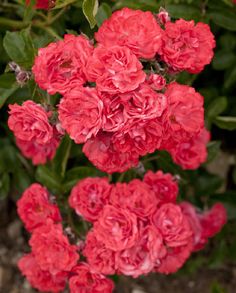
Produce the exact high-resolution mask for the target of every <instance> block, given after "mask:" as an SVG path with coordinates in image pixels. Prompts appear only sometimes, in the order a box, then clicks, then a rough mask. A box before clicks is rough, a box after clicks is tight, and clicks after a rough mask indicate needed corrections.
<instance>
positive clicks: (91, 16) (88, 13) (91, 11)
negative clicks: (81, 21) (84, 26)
mask: <svg viewBox="0 0 236 293" xmlns="http://www.w3.org/2000/svg"><path fill="white" fill-rule="evenodd" d="M82 9H83V13H84V15H85V17H86V18H87V20H88V22H89V24H90V27H91V28H94V27H95V25H96V23H97V22H96V19H95V16H96V14H97V12H98V0H84V1H83V5H82Z"/></svg>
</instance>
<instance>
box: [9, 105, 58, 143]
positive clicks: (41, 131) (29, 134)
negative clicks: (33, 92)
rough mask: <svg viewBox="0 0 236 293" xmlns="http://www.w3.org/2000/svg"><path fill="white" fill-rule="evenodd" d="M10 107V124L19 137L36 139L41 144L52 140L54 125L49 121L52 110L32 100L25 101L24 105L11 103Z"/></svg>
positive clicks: (26, 139) (21, 138)
mask: <svg viewBox="0 0 236 293" xmlns="http://www.w3.org/2000/svg"><path fill="white" fill-rule="evenodd" d="M9 108H10V112H9V114H10V116H9V118H8V126H9V128H10V129H11V130H12V131H13V132H14V135H15V136H16V138H17V139H20V140H24V141H35V143H37V144H40V145H45V144H47V143H48V142H51V140H52V138H53V127H52V126H51V125H50V124H49V121H48V118H49V117H50V116H51V113H50V112H46V110H44V109H43V107H42V106H41V105H39V104H36V103H34V102H33V101H30V100H28V101H26V102H24V103H23V104H22V106H20V105H17V104H14V105H9Z"/></svg>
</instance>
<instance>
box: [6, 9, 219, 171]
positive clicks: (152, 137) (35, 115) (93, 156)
mask: <svg viewBox="0 0 236 293" xmlns="http://www.w3.org/2000/svg"><path fill="white" fill-rule="evenodd" d="M95 40H96V43H95V45H94V44H93V42H92V41H90V40H89V39H88V38H87V37H86V36H84V35H80V36H75V35H70V34H67V35H65V36H64V39H63V40H60V41H58V42H55V43H50V44H49V45H48V46H47V47H45V48H41V49H39V52H38V56H37V57H36V58H35V62H34V66H33V69H32V70H33V74H34V78H35V81H36V83H37V84H38V85H39V87H40V88H42V89H44V90H46V91H47V92H48V93H49V94H50V95H53V94H55V93H60V94H61V95H62V98H61V100H60V102H59V105H58V107H57V109H54V112H55V113H54V115H53V117H54V118H55V117H56V118H55V120H56V122H55V123H56V124H59V125H60V126H61V128H62V129H63V130H65V131H66V132H67V133H68V134H69V136H70V137H71V139H73V140H74V141H75V142H76V143H77V144H84V146H83V152H84V154H85V155H86V156H87V157H88V158H89V160H90V161H91V162H92V163H93V164H94V165H95V166H96V167H97V168H99V169H101V170H102V171H105V172H108V173H113V172H124V171H126V170H127V169H129V168H131V167H136V166H137V165H138V162H139V158H140V156H144V155H146V154H149V153H152V152H154V151H155V150H167V151H169V152H170V154H171V155H172V157H173V160H174V161H175V163H177V164H179V165H181V166H182V167H183V168H185V169H195V168H197V167H198V166H199V165H200V164H201V163H202V162H204V161H205V159H206V155H207V151H206V144H207V142H208V141H209V134H208V132H207V130H205V128H204V109H203V97H202V96H201V95H200V94H199V93H197V92H196V91H195V89H194V88H192V87H190V86H187V85H181V84H178V83H176V82H170V80H173V74H176V73H178V72H180V71H183V70H186V71H188V72H190V73H198V72H200V71H201V70H203V68H204V66H205V65H206V64H209V63H210V61H211V59H212V57H213V48H214V46H215V41H214V36H213V35H212V33H211V31H210V29H209V26H208V25H206V24H203V23H197V24H196V25H195V24H194V22H193V21H185V20H183V19H180V20H177V21H176V22H171V20H170V18H169V16H168V14H167V12H166V11H164V10H162V11H160V13H159V14H158V15H157V16H155V15H153V14H152V13H151V12H148V11H147V12H143V11H141V10H132V9H129V8H123V9H121V10H119V11H116V12H114V13H113V14H112V16H111V17H110V18H109V19H107V20H106V21H104V23H103V24H102V25H101V27H100V28H99V30H98V32H97V33H95ZM171 75H172V77H171ZM10 109H11V111H10V118H9V127H10V129H11V130H12V131H13V132H14V134H15V136H16V138H17V139H16V142H17V145H18V146H19V147H20V149H21V151H22V153H23V154H24V155H25V156H26V157H28V158H31V159H32V160H33V163H34V164H42V163H45V162H46V161H47V160H49V159H52V158H53V156H54V153H55V149H56V147H57V144H58V141H59V140H58V136H57V135H56V134H55V131H53V125H52V122H50V123H49V121H48V119H50V120H53V119H52V118H50V115H52V114H51V112H50V111H46V110H45V109H43V108H40V106H39V105H36V104H34V102H31V101H27V102H25V103H24V104H23V105H22V106H19V105H11V106H10ZM25 109H26V111H25ZM27 109H30V112H29V113H28V111H27ZM56 110H57V111H58V113H56V112H57V111H56ZM21 112H22V113H23V112H24V113H26V115H28V116H30V117H28V118H27V119H26V115H21ZM57 117H58V118H57ZM57 119H58V120H57ZM54 128H55V127H54ZM53 133H54V134H53Z"/></svg>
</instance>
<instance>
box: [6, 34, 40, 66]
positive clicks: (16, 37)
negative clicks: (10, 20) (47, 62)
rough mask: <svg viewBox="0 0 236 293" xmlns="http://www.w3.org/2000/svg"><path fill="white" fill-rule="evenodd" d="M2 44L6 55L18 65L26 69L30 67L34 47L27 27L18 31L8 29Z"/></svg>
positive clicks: (32, 60)
mask: <svg viewBox="0 0 236 293" xmlns="http://www.w3.org/2000/svg"><path fill="white" fill-rule="evenodd" d="M3 46H4V49H5V50H6V52H7V54H8V56H9V57H10V58H11V59H12V60H14V61H15V62H16V63H18V64H19V65H20V66H23V67H24V68H26V69H30V68H31V67H32V65H33V62H34V56H35V49H34V45H33V42H32V39H31V37H30V31H29V29H25V30H22V31H20V32H9V31H8V32H7V33H6V35H5V37H4V39H3Z"/></svg>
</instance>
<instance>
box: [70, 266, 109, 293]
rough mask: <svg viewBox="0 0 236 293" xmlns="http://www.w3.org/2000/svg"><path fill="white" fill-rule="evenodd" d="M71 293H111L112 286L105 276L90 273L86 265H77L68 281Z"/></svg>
mask: <svg viewBox="0 0 236 293" xmlns="http://www.w3.org/2000/svg"><path fill="white" fill-rule="evenodd" d="M69 287H70V292H71V293H112V291H113V288H114V284H113V282H112V281H111V280H110V279H107V278H106V277H105V276H103V275H101V274H98V273H95V272H92V271H91V270H90V267H89V266H88V265H87V264H86V263H80V264H78V265H77V266H76V267H75V268H73V270H72V271H71V277H70V279H69Z"/></svg>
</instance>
